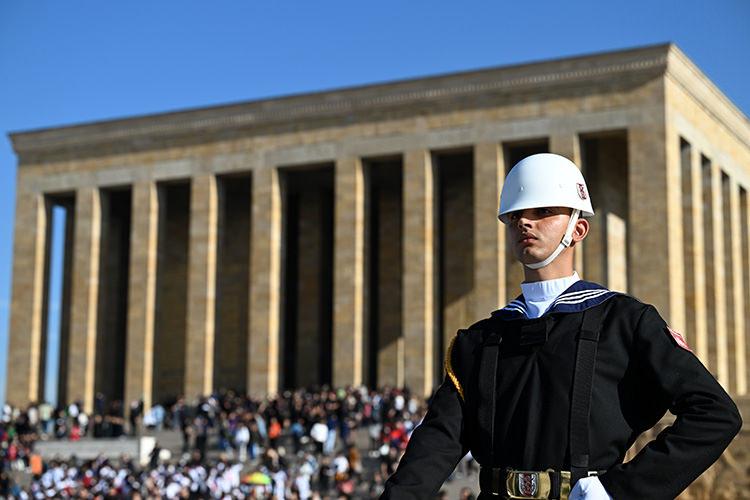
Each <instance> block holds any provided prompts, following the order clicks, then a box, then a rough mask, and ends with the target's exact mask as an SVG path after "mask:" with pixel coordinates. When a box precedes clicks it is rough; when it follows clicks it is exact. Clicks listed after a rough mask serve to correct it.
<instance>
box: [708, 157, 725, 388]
mask: <svg viewBox="0 0 750 500" xmlns="http://www.w3.org/2000/svg"><path fill="white" fill-rule="evenodd" d="M710 169H711V185H710V190H711V215H710V217H711V239H712V240H713V252H712V266H711V267H712V269H713V285H714V286H713V292H714V294H713V300H712V302H713V304H714V317H713V318H712V319H713V320H714V321H713V322H712V324H711V329H712V330H713V335H714V338H715V345H716V366H715V367H711V368H712V371H713V372H714V373H715V375H716V378H717V379H718V381H719V382H720V383H721V385H723V386H724V387H725V388H727V389H728V387H729V364H728V363H729V355H728V352H727V335H728V332H727V309H726V307H727V304H726V299H727V296H726V295H727V290H726V269H725V267H724V264H725V262H724V231H726V230H727V229H728V227H729V226H727V227H725V226H724V222H725V221H724V200H723V194H722V186H721V169H720V168H719V165H717V164H716V163H715V162H713V161H712V162H711V166H710ZM727 222H729V221H727ZM709 335H711V332H709ZM711 361H712V362H713V361H714V360H713V359H712V360H711Z"/></svg>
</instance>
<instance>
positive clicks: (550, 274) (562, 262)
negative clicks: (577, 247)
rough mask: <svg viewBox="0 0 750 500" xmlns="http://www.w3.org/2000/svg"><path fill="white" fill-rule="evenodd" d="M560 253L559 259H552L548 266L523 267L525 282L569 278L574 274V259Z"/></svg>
mask: <svg viewBox="0 0 750 500" xmlns="http://www.w3.org/2000/svg"><path fill="white" fill-rule="evenodd" d="M561 257H563V256H562V255H560V256H559V257H558V258H557V259H555V260H554V261H552V262H551V263H550V264H549V265H548V266H545V267H543V268H541V269H529V268H528V267H526V266H524V267H523V277H524V279H523V282H524V283H533V282H535V281H546V280H554V279H558V278H567V277H568V276H572V275H573V260H572V259H564V258H561Z"/></svg>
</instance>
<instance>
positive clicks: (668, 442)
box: [600, 306, 742, 500]
mask: <svg viewBox="0 0 750 500" xmlns="http://www.w3.org/2000/svg"><path fill="white" fill-rule="evenodd" d="M679 340H680V339H678V338H675V337H674V336H673V335H672V334H671V333H670V331H669V330H668V329H667V324H666V323H665V322H664V320H663V319H662V318H661V317H660V316H659V314H658V313H657V312H656V309H654V308H653V307H652V306H647V307H646V309H645V310H644V311H643V313H642V314H641V317H640V319H639V320H638V325H637V327H636V331H635V336H634V338H633V356H634V357H635V358H634V362H635V363H636V366H637V371H638V373H639V377H640V380H639V386H640V387H643V401H642V404H644V405H661V408H668V409H669V411H671V412H672V413H673V414H674V415H675V416H676V419H675V422H674V424H673V425H671V426H670V427H668V428H666V429H665V430H664V431H662V432H661V433H660V434H659V435H658V436H657V438H656V439H654V440H653V441H651V442H650V443H648V444H647V445H646V446H645V447H644V448H643V450H641V452H640V453H638V455H636V457H635V458H634V459H633V460H631V461H630V462H627V463H625V464H621V465H618V466H616V467H614V468H612V469H611V470H609V471H608V472H607V473H606V474H604V475H602V476H600V480H601V482H602V484H603V485H604V487H605V488H606V489H607V492H608V493H609V494H610V495H611V496H612V497H614V498H617V499H618V500H619V499H628V498H674V497H676V496H677V495H678V494H679V493H680V492H681V491H682V490H684V489H685V488H686V487H687V486H688V485H689V484H690V483H691V482H692V481H693V480H695V479H696V478H697V477H698V476H699V475H700V474H701V473H702V472H703V471H704V470H706V469H707V468H708V467H709V466H710V465H711V464H712V463H714V462H715V461H716V460H717V459H718V458H719V456H720V455H721V453H722V452H723V451H724V449H725V448H726V447H727V446H728V445H729V443H730V442H731V441H732V439H733V438H734V436H735V435H736V434H737V433H738V432H739V430H740V428H741V426H742V420H741V418H740V414H739V412H738V411H737V407H736V406H735V404H734V402H733V401H732V400H731V398H730V397H729V395H728V394H727V393H726V392H725V391H724V389H723V388H722V387H721V385H719V383H718V382H717V381H716V379H715V378H714V377H713V376H712V375H711V374H710V373H709V372H708V370H706V368H705V367H704V366H703V364H702V363H701V362H700V361H699V360H698V358H697V357H696V356H695V355H694V354H693V353H692V352H690V351H689V350H688V349H687V348H685V347H682V346H680V342H679Z"/></svg>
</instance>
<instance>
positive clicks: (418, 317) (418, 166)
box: [403, 150, 435, 396]
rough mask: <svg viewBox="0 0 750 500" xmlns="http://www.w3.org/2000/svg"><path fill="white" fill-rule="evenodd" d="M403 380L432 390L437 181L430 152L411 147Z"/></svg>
mask: <svg viewBox="0 0 750 500" xmlns="http://www.w3.org/2000/svg"><path fill="white" fill-rule="evenodd" d="M403 193H404V194H403V199H404V236H403V237H404V245H403V252H404V257H403V258H404V281H403V283H404V285H403V287H404V288H403V290H404V294H403V318H404V369H405V373H404V379H405V383H406V385H407V386H408V387H409V388H411V390H412V391H414V393H416V394H420V395H425V396H426V395H428V394H429V393H430V392H431V391H432V389H433V387H432V386H433V356H434V353H433V342H434V335H435V332H434V330H435V310H434V307H435V306H434V283H433V281H434V279H433V273H434V262H433V261H434V228H433V220H434V207H433V203H434V184H433V168H432V158H431V155H430V152H429V151H427V150H416V151H409V152H407V153H406V155H405V158H404V183H403Z"/></svg>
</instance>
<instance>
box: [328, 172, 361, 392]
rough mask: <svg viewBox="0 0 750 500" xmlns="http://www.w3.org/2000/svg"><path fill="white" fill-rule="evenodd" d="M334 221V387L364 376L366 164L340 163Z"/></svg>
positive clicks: (355, 383)
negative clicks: (364, 172) (363, 168)
mask: <svg viewBox="0 0 750 500" xmlns="http://www.w3.org/2000/svg"><path fill="white" fill-rule="evenodd" d="M335 175H336V180H335V197H336V198H335V208H334V210H335V215H334V217H335V221H334V245H335V246H334V250H333V255H334V266H333V267H334V271H333V272H334V277H333V279H334V285H333V287H334V299H333V300H334V304H333V363H334V365H333V383H334V385H335V386H344V385H360V384H361V383H362V376H363V373H362V372H363V365H362V363H363V336H364V333H363V332H364V272H365V271H364V239H365V193H364V175H363V170H362V162H361V160H360V159H358V158H345V159H340V160H338V161H337V162H336V173H335Z"/></svg>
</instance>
